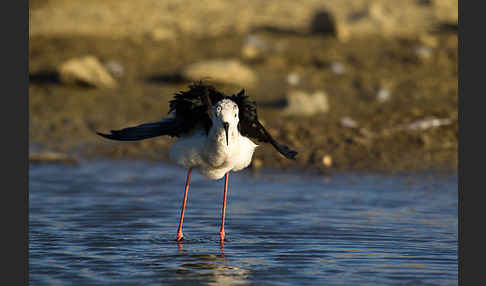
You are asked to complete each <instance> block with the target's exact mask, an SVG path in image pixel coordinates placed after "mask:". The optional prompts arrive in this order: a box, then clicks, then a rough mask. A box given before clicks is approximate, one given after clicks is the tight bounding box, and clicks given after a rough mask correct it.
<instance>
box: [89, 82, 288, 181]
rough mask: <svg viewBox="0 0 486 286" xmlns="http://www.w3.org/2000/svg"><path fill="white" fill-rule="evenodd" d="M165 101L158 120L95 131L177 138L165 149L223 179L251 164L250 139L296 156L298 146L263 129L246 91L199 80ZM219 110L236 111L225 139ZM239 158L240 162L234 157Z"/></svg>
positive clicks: (252, 146)
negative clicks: (163, 113) (225, 91)
mask: <svg viewBox="0 0 486 286" xmlns="http://www.w3.org/2000/svg"><path fill="white" fill-rule="evenodd" d="M169 104H170V110H169V116H168V117H166V118H164V119H163V120H161V121H157V122H152V123H145V124H141V125H138V126H134V127H128V128H124V129H121V130H112V131H111V133H110V134H103V133H98V134H99V135H101V136H103V137H106V138H109V139H113V140H121V141H132V140H143V139H147V138H152V137H156V136H163V135H168V136H172V137H178V139H177V140H176V141H175V143H174V144H173V145H172V146H171V148H170V150H169V157H170V158H171V159H172V160H173V161H175V162H176V163H177V164H179V165H182V166H184V167H186V168H196V169H199V171H201V173H202V174H203V175H205V176H207V177H209V178H212V179H218V178H221V177H223V175H224V174H225V173H226V172H227V171H237V170H241V169H243V168H245V167H247V166H248V165H249V164H250V162H251V157H252V155H253V151H254V149H255V147H256V146H257V145H255V144H253V142H251V141H250V140H249V138H252V139H256V140H258V141H260V142H263V143H270V144H271V145H272V146H273V147H274V148H275V149H276V150H277V151H278V152H280V153H281V154H282V155H283V156H285V157H286V158H289V159H294V158H295V156H296V155H297V152H296V151H293V150H291V149H290V148H289V147H287V146H285V145H283V144H280V143H278V142H277V141H276V140H275V139H274V138H273V137H272V136H271V135H270V133H268V131H267V130H265V128H264V127H263V125H262V124H261V123H260V122H259V120H258V115H257V109H256V103H255V102H254V101H250V99H249V97H248V96H247V95H245V91H244V90H241V91H240V92H239V93H238V94H235V95H231V96H226V95H224V94H223V93H221V92H219V91H218V90H216V89H215V88H214V87H213V86H211V85H207V84H203V83H202V82H198V83H194V84H192V85H190V86H189V90H187V91H181V92H178V93H176V94H175V96H174V98H173V99H172V100H171V101H170V103H169ZM218 110H221V112H223V113H224V112H227V113H228V114H230V113H231V115H233V116H237V118H226V119H225V120H226V121H227V122H226V123H228V125H229V126H228V132H226V134H228V136H229V137H230V138H229V139H230V140H227V141H228V142H225V140H226V139H225V136H226V135H224V134H223V133H224V126H223V125H221V124H222V120H221V118H222V117H219V118H218V116H220V115H218ZM221 112H220V113H221ZM223 135H224V136H223ZM218 138H222V141H218V140H217V139H218ZM217 142H219V143H220V144H216V143H217ZM223 143H227V144H223ZM212 147H218V148H212ZM243 152H246V153H248V154H247V155H249V158H248V156H244V155H242V154H241V153H243ZM211 153H214V154H211ZM223 157H227V158H223ZM238 159H239V160H240V161H242V162H236V161H237V160H238ZM231 162H233V164H231ZM243 165H244V166H243ZM230 167H231V168H230Z"/></svg>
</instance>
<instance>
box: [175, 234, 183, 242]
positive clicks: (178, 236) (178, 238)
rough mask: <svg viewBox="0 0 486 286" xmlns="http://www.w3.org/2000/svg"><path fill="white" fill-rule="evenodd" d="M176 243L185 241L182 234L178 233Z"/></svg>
mask: <svg viewBox="0 0 486 286" xmlns="http://www.w3.org/2000/svg"><path fill="white" fill-rule="evenodd" d="M175 240H176V241H183V240H184V235H183V234H182V232H179V233H177V237H176V239H175Z"/></svg>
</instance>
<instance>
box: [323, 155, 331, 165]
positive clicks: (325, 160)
mask: <svg viewBox="0 0 486 286" xmlns="http://www.w3.org/2000/svg"><path fill="white" fill-rule="evenodd" d="M322 165H324V166H326V167H328V168H329V167H331V166H332V157H331V155H324V156H323V157H322Z"/></svg>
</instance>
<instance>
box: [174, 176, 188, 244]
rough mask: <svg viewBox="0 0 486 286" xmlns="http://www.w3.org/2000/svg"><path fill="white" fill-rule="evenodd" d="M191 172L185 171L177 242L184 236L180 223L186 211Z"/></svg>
mask: <svg viewBox="0 0 486 286" xmlns="http://www.w3.org/2000/svg"><path fill="white" fill-rule="evenodd" d="M191 171H192V169H189V171H187V179H186V190H185V192H184V200H183V201H182V210H181V219H180V220H179V229H178V230H177V238H176V240H177V241H181V240H183V239H184V235H183V234H182V221H183V220H184V212H185V210H186V201H187V192H188V191H189V183H190V181H191Z"/></svg>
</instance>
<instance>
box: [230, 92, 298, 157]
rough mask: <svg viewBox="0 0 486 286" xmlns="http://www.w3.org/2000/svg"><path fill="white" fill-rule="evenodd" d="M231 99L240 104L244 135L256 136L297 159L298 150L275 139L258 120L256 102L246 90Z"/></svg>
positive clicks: (285, 154)
mask: <svg viewBox="0 0 486 286" xmlns="http://www.w3.org/2000/svg"><path fill="white" fill-rule="evenodd" d="M230 99H231V100H233V101H234V102H236V104H238V109H239V119H240V123H239V125H238V128H239V131H240V133H241V134H242V135H243V136H246V137H250V138H255V139H257V140H258V141H260V142H264V143H270V144H271V145H272V146H273V147H275V149H277V151H278V152H280V153H281V154H282V155H284V156H285V157H286V158H288V159H295V156H296V155H297V152H296V151H294V150H292V149H290V148H289V147H287V146H285V145H283V144H280V143H278V142H277V141H275V139H273V137H272V136H271V135H270V133H268V131H267V130H266V129H265V128H264V127H263V125H262V124H261V123H260V121H258V115H257V110H256V103H255V102H254V101H250V100H249V98H248V96H246V95H245V90H241V91H240V92H239V93H238V94H236V95H232V96H230Z"/></svg>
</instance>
